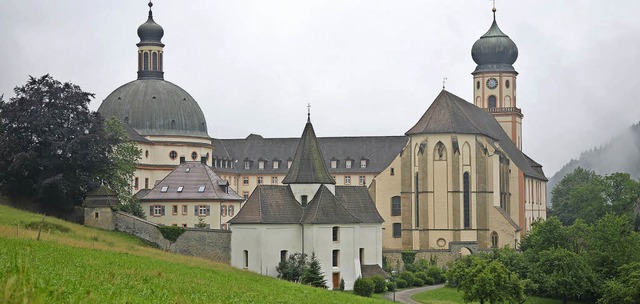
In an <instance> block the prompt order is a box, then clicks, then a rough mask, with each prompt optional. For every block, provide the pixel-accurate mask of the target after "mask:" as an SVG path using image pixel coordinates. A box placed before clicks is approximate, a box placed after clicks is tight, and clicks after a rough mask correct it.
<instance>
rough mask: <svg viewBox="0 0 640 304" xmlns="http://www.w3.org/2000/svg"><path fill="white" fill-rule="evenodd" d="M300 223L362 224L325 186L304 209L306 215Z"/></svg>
mask: <svg viewBox="0 0 640 304" xmlns="http://www.w3.org/2000/svg"><path fill="white" fill-rule="evenodd" d="M300 222H302V223H303V224H346V223H362V221H361V220H360V219H358V218H356V217H355V216H354V215H353V214H351V213H350V212H349V210H348V209H347V208H346V207H345V206H344V205H343V204H342V203H341V202H340V200H338V198H337V197H335V196H334V195H333V193H331V191H329V189H327V187H326V186H324V185H323V186H321V187H320V189H319V190H318V192H316V195H315V196H314V197H313V199H312V200H311V202H309V205H307V206H306V208H304V215H303V216H302V220H300Z"/></svg>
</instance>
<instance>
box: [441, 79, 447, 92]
mask: <svg viewBox="0 0 640 304" xmlns="http://www.w3.org/2000/svg"><path fill="white" fill-rule="evenodd" d="M446 84H447V77H443V78H442V89H443V90H444V87H445V85H446Z"/></svg>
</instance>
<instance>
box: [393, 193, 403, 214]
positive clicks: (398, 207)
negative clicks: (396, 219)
mask: <svg viewBox="0 0 640 304" xmlns="http://www.w3.org/2000/svg"><path fill="white" fill-rule="evenodd" d="M401 214H402V201H401V200H400V196H394V197H392V198H391V216H399V215H401Z"/></svg>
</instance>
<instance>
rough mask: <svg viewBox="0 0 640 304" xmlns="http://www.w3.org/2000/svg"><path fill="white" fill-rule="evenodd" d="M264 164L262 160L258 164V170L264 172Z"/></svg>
mask: <svg viewBox="0 0 640 304" xmlns="http://www.w3.org/2000/svg"><path fill="white" fill-rule="evenodd" d="M264 163H265V162H264V161H263V160H261V161H259V162H258V170H264Z"/></svg>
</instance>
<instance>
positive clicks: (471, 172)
mask: <svg viewBox="0 0 640 304" xmlns="http://www.w3.org/2000/svg"><path fill="white" fill-rule="evenodd" d="M163 35H164V30H163V29H162V27H160V26H159V25H158V24H157V23H155V21H154V20H153V15H152V12H151V10H150V11H149V16H148V20H147V21H146V22H145V23H144V24H142V25H141V26H140V27H139V28H138V36H139V37H140V42H139V43H138V44H137V47H138V52H137V57H138V66H137V69H138V78H137V80H134V81H132V82H129V83H127V84H124V85H123V86H121V87H120V88H117V89H116V90H115V91H114V92H113V93H111V94H110V95H109V96H108V97H107V98H106V99H105V100H104V102H103V103H102V105H101V106H100V108H99V110H98V111H99V112H100V113H101V114H102V115H103V116H105V117H111V116H113V117H116V118H118V119H119V120H120V121H122V122H123V123H124V124H125V127H126V129H127V132H128V133H129V136H130V138H131V139H132V140H134V141H136V142H137V143H138V145H139V147H140V148H141V149H142V151H143V154H142V156H141V159H140V160H139V164H138V167H137V170H136V173H135V178H134V180H133V181H132V188H133V190H134V191H141V190H145V191H143V192H144V193H148V192H149V191H148V190H150V189H153V188H154V186H156V184H159V183H161V181H162V180H163V179H164V178H165V177H166V176H167V175H169V173H170V172H172V171H173V170H174V169H176V168H177V167H178V166H179V165H180V164H181V162H182V161H187V162H190V161H195V162H200V163H204V164H206V165H207V166H208V167H210V168H211V169H212V170H213V172H214V173H215V174H216V175H217V176H219V178H220V179H221V180H222V181H224V182H223V183H228V187H229V189H230V190H231V191H234V193H235V194H237V196H238V197H240V198H242V200H234V203H233V206H234V213H235V214H237V215H236V217H237V218H238V220H237V221H236V222H235V223H234V220H235V218H234V219H233V220H230V221H229V223H231V229H232V231H233V230H234V228H233V227H234V225H243V224H242V223H241V220H240V219H241V217H239V216H240V214H242V213H243V211H242V210H244V207H243V206H245V205H247V204H249V203H250V202H251V200H252V197H254V196H256V197H260V195H261V193H262V194H265V195H271V194H273V193H275V192H278V191H284V190H282V189H285V188H286V187H289V188H290V189H294V188H296V187H298V186H295V184H287V186H285V185H284V184H283V183H285V181H286V180H287V176H289V175H290V173H291V172H292V170H293V169H294V168H296V160H295V157H296V156H295V155H296V151H297V147H299V146H300V144H301V141H300V140H301V139H298V138H263V137H261V136H260V135H256V134H251V135H249V136H248V137H246V138H242V139H220V138H211V137H210V136H209V134H208V130H207V124H206V121H205V119H204V115H203V113H202V109H201V108H200V107H199V105H198V103H197V102H196V101H195V99H194V98H193V97H191V96H190V95H189V94H188V93H187V92H186V91H184V90H183V89H181V88H180V87H178V86H177V85H175V84H172V83H171V82H168V81H166V80H164V73H163V66H164V44H163V43H162V42H161V38H162V37H163ZM471 53H472V58H473V60H474V61H475V62H476V63H477V67H476V69H475V71H473V73H472V75H473V77H472V87H473V100H472V102H468V101H465V100H463V99H462V98H460V97H457V96H456V95H454V94H452V93H450V92H447V91H445V90H443V91H442V92H440V93H439V94H438V95H437V97H436V98H435V99H434V101H433V102H432V104H431V106H430V107H429V108H428V109H427V110H426V112H425V113H424V115H423V116H422V118H421V119H420V120H419V121H418V122H416V123H415V124H414V126H413V127H411V128H409V127H410V126H407V128H408V131H407V132H406V133H405V134H404V135H398V136H368V137H324V138H317V139H316V140H317V144H318V147H319V151H321V152H320V154H321V158H322V162H323V165H324V168H325V170H326V172H327V174H328V176H329V177H330V178H331V179H332V180H333V183H320V184H323V185H324V186H323V187H325V188H326V189H327V190H324V191H329V192H330V193H331V194H332V195H333V196H336V197H339V193H340V191H342V190H339V189H342V187H345V188H348V187H349V186H362V187H358V189H363V188H365V187H366V189H367V190H368V192H369V195H370V196H371V198H372V199H373V201H374V202H375V206H376V209H377V212H378V214H379V215H380V216H381V217H382V219H383V220H384V221H383V222H381V223H378V224H376V225H381V228H382V230H381V231H382V232H381V235H382V237H381V245H380V246H381V248H382V249H383V250H384V251H385V252H400V251H405V250H411V251H424V252H427V251H434V250H435V251H438V250H440V251H446V250H453V249H452V248H458V247H459V246H458V245H459V244H463V245H465V246H468V247H473V248H474V249H476V248H477V249H480V250H484V249H489V248H492V247H502V246H507V245H508V246H512V247H513V246H517V243H518V241H519V238H520V236H521V235H522V234H524V233H525V232H526V231H527V230H528V229H529V227H530V226H531V223H532V222H533V221H536V220H540V219H545V218H546V192H547V191H546V177H545V175H544V172H543V171H542V166H541V165H540V164H538V163H536V162H535V161H534V160H533V159H531V158H530V157H528V156H527V155H526V154H524V153H523V152H522V147H523V145H522V142H523V138H522V121H523V117H524V115H523V113H522V110H521V109H520V108H519V107H518V100H517V95H516V88H517V86H516V81H517V76H518V73H517V72H516V70H515V69H514V67H513V64H514V63H515V61H516V59H517V56H518V50H517V46H516V45H515V43H514V42H513V41H512V40H511V39H510V38H509V37H508V36H507V35H505V34H504V33H503V32H502V31H501V30H500V28H499V27H498V25H497V22H496V21H495V11H494V20H493V23H492V25H491V26H490V28H489V30H488V31H487V32H486V33H485V34H484V35H483V36H481V38H480V39H478V41H476V42H475V44H474V45H473V47H472V52H471ZM434 95H435V94H434ZM416 110H418V109H416ZM303 137H304V136H303ZM314 137H315V136H314ZM172 180H173V179H172ZM174 182H177V183H180V182H179V181H174ZM304 187H306V186H304ZM304 187H303V188H304ZM257 189H261V190H260V191H257ZM274 189H278V190H274ZM318 189H320V188H318ZM318 189H315V190H314V191H317V190H318ZM323 189H324V188H323ZM270 191H271V192H270ZM273 191H275V192H273ZM291 191H293V190H291ZM272 192H273V193H272ZM144 193H143V194H144ZM269 193H271V194H269ZM315 194H316V193H315V192H314V193H313V194H308V199H310V198H312V197H313V196H314V195H315ZM273 195H275V194H273ZM245 201H246V203H245ZM295 201H296V202H298V203H299V205H300V198H296V199H295ZM166 203H167V204H169V205H171V206H173V204H174V203H172V202H169V201H167V202H166ZM236 204H239V206H240V207H242V210H241V211H238V210H239V209H240V208H239V207H238V206H237V205H236ZM252 204H253V203H252ZM176 205H179V206H182V204H177V203H176ZM171 208H173V207H171ZM180 208H181V207H180ZM189 210H191V209H189ZM247 210H249V209H247ZM227 211H228V209H227ZM149 212H151V209H150V210H149ZM247 212H248V211H247ZM227 215H228V212H227ZM225 223H226V221H223V222H219V223H218V222H216V223H215V224H216V225H218V224H220V225H222V224H225ZM174 224H184V223H182V222H181V223H174ZM191 224H192V223H191V222H189V223H187V225H191ZM245 224H246V223H245ZM289 224H291V223H289ZM297 225H299V224H297ZM214 226H215V225H213V223H212V225H211V227H212V228H214ZM294 226H295V225H294ZM261 227H266V226H261ZM292 227H293V226H292ZM317 227H319V226H317ZM327 227H329V226H327ZM327 227H324V228H322V229H325V228H327ZM331 227H333V226H331ZM225 228H226V226H225ZM296 229H297V228H296ZM314 229H315V228H314ZM318 229H320V228H318ZM354 229H355V228H354ZM236 231H240V228H238V230H236ZM345 231H346V230H345ZM234 233H235V234H234V235H238V236H237V238H242V237H241V236H239V235H242V234H243V232H238V233H236V232H234ZM296 233H297V232H296ZM372 233H373V232H372ZM376 233H377V232H376ZM376 233H374V234H376ZM364 235H365V234H362V236H364ZM235 238H236V237H235V236H234V239H235ZM456 244H458V245H456ZM454 245H455V246H454ZM303 249H304V250H308V248H305V247H300V248H297V247H296V248H290V249H286V250H289V251H290V252H293V251H294V250H303ZM248 250H249V249H248ZM255 250H256V249H255V248H254V249H250V251H251V252H253V251H255ZM283 250H285V249H283ZM341 250H343V249H341ZM456 250H457V249H456ZM356 251H357V250H356ZM366 252H367V253H366V254H365V259H367V262H366V263H369V261H368V258H366V257H371V255H369V254H368V252H371V251H370V250H366ZM356 256H357V255H356ZM253 257H255V256H254V255H251V258H253ZM265 259H266V257H265ZM278 260H279V257H275V258H274V259H273V261H269V262H268V263H277V261H278ZM371 262H372V263H373V262H376V263H377V261H371ZM235 263H239V262H238V261H236V262H235ZM270 265H271V264H270ZM274 267H275V266H274ZM265 269H268V270H265ZM256 271H257V270H256ZM265 271H268V272H269V274H273V271H274V268H273V267H271V266H269V267H267V268H261V270H260V271H259V272H263V273H264V272H265ZM353 271H354V273H356V272H355V270H353ZM340 272H341V273H343V271H340ZM331 279H333V278H331ZM329 281H331V280H329Z"/></svg>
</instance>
